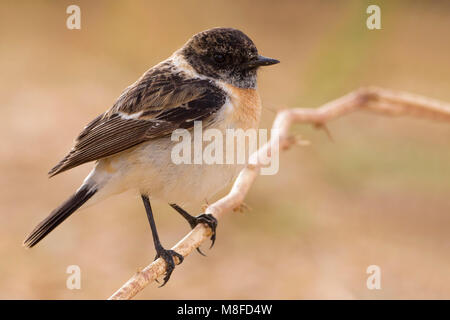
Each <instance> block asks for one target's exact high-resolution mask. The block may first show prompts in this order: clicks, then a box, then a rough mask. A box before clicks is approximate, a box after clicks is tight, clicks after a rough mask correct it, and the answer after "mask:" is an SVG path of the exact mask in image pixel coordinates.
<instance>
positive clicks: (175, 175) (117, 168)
mask: <svg viewBox="0 0 450 320" xmlns="http://www.w3.org/2000/svg"><path fill="white" fill-rule="evenodd" d="M174 144H175V142H172V141H170V138H163V139H158V140H153V141H151V142H148V143H144V144H142V145H140V146H138V147H137V148H135V149H134V150H133V152H127V153H124V154H121V155H118V156H117V157H113V158H110V159H108V161H107V162H106V161H104V162H103V163H99V167H103V169H102V170H106V167H107V166H109V167H110V169H111V170H114V172H115V173H116V174H114V175H112V177H111V179H110V180H109V181H108V183H107V184H106V185H105V187H104V191H105V193H107V194H117V193H121V192H124V191H126V190H129V189H134V190H136V191H137V192H139V193H141V194H147V195H149V197H150V198H151V199H158V200H161V201H164V202H167V203H176V204H178V205H186V204H196V205H197V204H202V203H205V202H207V201H209V200H211V198H212V197H213V196H214V195H215V194H217V193H218V192H219V191H221V190H223V189H224V188H225V187H227V186H229V185H230V184H231V183H232V182H233V181H234V179H235V178H236V177H237V175H238V174H239V171H240V170H241V169H242V168H243V167H244V164H236V163H234V164H206V163H202V164H193V163H192V164H184V163H181V164H175V163H174V161H173V159H172V148H173V146H174ZM192 150H193V149H192ZM225 154H226V152H224V155H225ZM99 169H100V168H99Z"/></svg>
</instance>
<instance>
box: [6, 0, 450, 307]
mask: <svg viewBox="0 0 450 320" xmlns="http://www.w3.org/2000/svg"><path fill="white" fill-rule="evenodd" d="M73 3H75V4H78V5H80V7H81V11H82V13H81V14H82V29H81V30H80V31H76V30H75V31H70V30H68V29H66V27H65V23H66V22H65V20H66V17H67V15H66V13H65V10H66V7H67V6H68V5H69V4H73ZM371 3H377V4H379V5H380V6H381V8H382V28H383V29H382V30H379V31H369V30H368V29H367V28H366V27H365V19H366V17H367V15H366V13H365V10H366V7H367V5H368V3H367V2H364V1H345V2H344V1H302V2H300V1H295V2H294V1H292V2H290V1H277V2H274V1H261V0H259V1H218V0H215V1H179V2H175V1H166V2H163V1H161V2H155V3H152V2H140V1H127V2H125V1H121V2H119V1H114V2H112V1H95V3H92V1H91V2H88V1H86V2H84V1H47V2H39V1H28V2H25V1H21V2H18V1H2V2H1V5H0V30H1V31H0V33H1V35H0V96H1V107H0V108H1V115H2V119H1V120H2V121H1V123H2V125H1V126H0V134H1V141H2V147H1V149H0V174H1V187H0V197H1V200H0V211H1V214H0V298H3V299H5V298H12V299H17V298H27V299H29V298H33V299H37V298H52V299H53V298H56V299H81V298H87V299H103V298H106V297H108V296H109V295H110V294H111V293H113V292H114V291H115V290H116V289H117V288H118V287H119V286H120V285H121V284H122V283H123V282H125V281H126V280H127V279H128V278H129V277H130V276H131V275H132V274H133V273H134V272H135V271H136V270H137V268H138V267H142V266H144V265H146V264H147V263H148V262H150V261H151V260H152V258H153V257H154V249H153V244H152V239H151V232H150V229H149V226H148V222H147V218H146V216H145V213H144V210H143V206H142V203H141V202H140V200H139V197H138V196H137V195H134V194H131V193H128V194H124V195H121V196H118V197H115V198H111V199H109V200H107V201H105V202H103V203H101V204H99V205H96V206H94V207H91V208H89V209H86V210H84V211H81V212H79V213H77V214H75V215H74V216H72V217H71V218H70V219H69V220H68V221H66V222H65V223H63V224H62V225H61V226H60V227H59V228H58V229H57V230H55V231H54V232H53V233H51V235H49V236H48V238H46V239H45V240H44V241H43V242H42V243H40V244H39V245H38V246H37V247H36V248H34V249H32V250H25V249H24V248H22V246H21V243H22V240H23V238H24V237H25V235H26V234H27V233H28V232H29V231H30V230H31V229H32V228H33V227H34V226H35V224H36V223H38V222H39V221H40V220H41V219H42V218H43V217H44V216H46V215H47V214H48V213H49V212H50V211H51V210H52V209H53V208H54V207H55V206H57V205H58V204H59V203H60V202H61V201H63V200H64V199H65V198H66V197H67V196H68V195H69V194H71V193H72V192H73V191H74V189H75V188H77V187H78V185H79V184H80V183H81V181H82V179H83V178H84V176H85V175H86V174H87V172H88V171H89V170H90V168H91V167H92V164H88V165H84V166H82V167H80V168H77V169H74V170H72V171H70V172H68V173H64V174H62V175H60V176H57V177H55V178H53V179H51V180H48V179H47V176H46V172H47V170H48V169H49V168H51V167H52V166H53V165H54V164H55V163H56V162H57V161H58V160H59V159H60V158H61V157H62V156H63V155H64V154H65V152H66V151H68V149H69V148H70V147H71V143H72V140H73V139H74V138H75V136H76V135H77V134H78V132H79V131H80V130H81V129H82V127H83V126H84V125H85V124H86V123H87V122H88V121H90V120H91V119H92V118H93V117H94V116H96V115H97V114H99V113H101V112H103V111H104V110H105V109H107V108H109V107H110V106H111V105H112V103H113V102H114V100H115V98H116V97H117V96H118V95H119V94H120V92H121V90H122V89H124V88H125V87H126V86H127V85H129V84H130V83H132V82H133V81H134V80H135V79H136V78H137V77H139V76H140V75H141V74H142V73H143V72H144V71H145V70H146V69H147V68H149V67H151V66H152V65H154V64H155V63H157V62H159V61H160V60H162V59H164V58H166V57H167V56H169V55H170V54H171V52H172V51H174V50H175V49H177V48H178V47H180V46H181V45H182V44H183V43H184V42H185V41H186V40H187V39H188V38H189V37H190V36H191V35H192V34H194V33H196V32H199V31H201V30H204V29H207V28H210V27H215V26H231V27H235V28H239V29H242V30H243V31H245V32H246V33H247V34H248V35H249V36H250V37H251V38H252V39H253V40H254V41H255V43H256V44H257V45H258V48H259V49H260V52H261V53H262V54H265V55H268V56H271V57H274V58H278V59H280V60H281V61H282V63H281V64H279V65H277V66H274V67H271V68H267V69H265V70H264V71H262V72H261V74H260V78H259V88H260V92H261V95H262V98H263V102H264V105H265V110H264V119H263V123H262V127H266V128H267V127H269V126H270V123H271V121H272V120H273V118H274V112H273V110H275V109H277V108H278V107H281V106H287V107H316V106H319V105H320V104H322V103H324V102H326V101H329V100H331V99H333V98H336V97H338V96H340V95H343V94H345V93H347V92H349V91H351V90H353V89H355V88H357V87H359V86H362V85H368V84H374V85H379V86H383V87H388V88H393V89H401V90H406V91H411V92H414V93H419V94H423V95H426V96H430V97H434V98H438V99H442V100H446V101H450V90H449V89H450V59H449V54H450V42H449V41H448V36H449V35H448V30H450V4H449V2H448V1H433V2H431V1H428V2H425V1H395V2H394V1H389V2H383V1H371ZM329 129H330V131H331V133H332V135H333V137H334V140H335V142H334V143H333V142H331V141H330V140H329V139H328V138H327V136H326V135H325V134H324V132H323V131H316V130H313V129H311V128H308V127H298V128H295V130H294V131H295V132H297V133H301V134H302V135H303V136H305V137H306V138H307V139H309V140H310V141H311V142H312V145H311V146H310V147H305V148H297V149H293V150H290V151H289V152H287V153H284V154H283V155H282V158H281V170H280V172H279V174H278V175H276V176H264V177H260V178H259V179H258V180H257V183H256V184H255V185H254V187H253V188H252V190H251V192H250V194H249V196H248V198H247V200H246V202H247V203H248V204H249V205H250V206H251V207H252V208H253V210H251V211H250V212H248V213H245V214H234V215H229V216H228V217H226V218H225V219H223V220H222V221H220V226H219V230H218V240H217V244H216V246H215V248H214V249H213V250H211V251H209V250H207V248H206V247H205V251H206V252H207V253H208V255H209V256H208V257H207V258H204V257H202V256H200V255H198V254H193V255H192V256H190V257H188V258H187V259H186V260H185V262H184V264H183V265H182V266H180V267H178V268H177V270H176V271H175V273H174V274H173V276H172V280H171V281H170V282H169V283H168V284H167V286H166V287H165V288H163V289H157V288H156V285H155V284H152V285H150V286H149V287H148V288H146V289H145V290H144V291H143V292H142V293H140V294H139V295H138V296H137V298H140V299H170V298H173V299H181V298H190V299H196V298H206V299H210V298H218V299H222V298H223V299H229V298H236V299H241V298H244V299H250V298H275V299H304V298H344V299H354V298H362V299H378V298H387V299H397V298H447V299H448V298H450V277H449V270H450V234H449V229H450V139H449V138H450V125H449V124H448V123H431V122H428V121H423V120H417V119H406V118H397V119H389V118H383V117H380V116H374V115H368V114H364V113H360V114H356V115H352V116H349V117H346V118H345V119H341V120H337V121H334V122H332V123H330V125H329ZM191 209H192V212H193V213H194V212H195V213H196V212H198V211H199V206H198V207H194V208H191ZM155 211H156V213H157V215H156V219H157V224H158V226H159V230H160V233H161V235H162V241H163V243H164V244H165V245H166V246H171V245H173V244H174V243H175V242H177V241H178V240H179V239H180V238H181V237H182V236H184V234H185V233H186V232H187V231H188V226H187V224H186V223H185V222H184V221H182V219H181V218H180V217H178V216H177V215H176V214H174V212H173V211H172V210H171V209H169V207H168V206H167V205H166V204H155ZM71 264H77V265H79V266H80V267H81V270H82V289H81V290H74V291H70V290H68V289H66V286H65V282H66V278H67V276H68V275H67V274H66V273H65V270H66V267H67V266H68V265H71ZM371 264H376V265H379V266H380V267H381V270H382V290H379V291H370V290H368V289H367V288H366V278H367V276H368V275H367V274H366V268H367V266H369V265H371Z"/></svg>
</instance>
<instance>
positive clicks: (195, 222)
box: [170, 203, 217, 255]
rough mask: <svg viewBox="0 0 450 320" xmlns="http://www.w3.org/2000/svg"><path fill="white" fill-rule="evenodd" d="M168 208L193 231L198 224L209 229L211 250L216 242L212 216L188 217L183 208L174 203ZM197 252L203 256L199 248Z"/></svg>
mask: <svg viewBox="0 0 450 320" xmlns="http://www.w3.org/2000/svg"><path fill="white" fill-rule="evenodd" d="M170 206H171V207H172V208H174V209H175V210H176V211H177V212H178V213H179V214H180V215H181V216H182V217H183V218H184V219H186V221H187V222H188V223H189V225H190V226H191V228H192V229H194V228H195V226H196V225H198V224H199V223H204V224H206V225H207V226H208V227H209V228H211V231H212V235H211V247H210V249H211V248H212V247H213V245H214V242H215V241H216V229H217V219H216V218H215V217H214V216H213V215H212V214H201V215H199V216H196V217H194V216H192V215H190V214H189V213H188V212H187V211H185V210H184V209H183V208H181V207H179V206H178V205H176V204H175V203H171V204H170ZM197 251H198V252H199V253H200V254H201V255H205V254H203V252H201V251H200V248H197Z"/></svg>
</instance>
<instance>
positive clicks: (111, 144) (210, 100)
mask: <svg viewBox="0 0 450 320" xmlns="http://www.w3.org/2000/svg"><path fill="white" fill-rule="evenodd" d="M163 71H164V70H161V69H159V70H152V69H151V70H150V71H149V72H147V73H146V74H144V76H143V77H142V78H141V79H140V80H138V81H137V82H136V83H135V84H133V85H132V86H130V87H128V88H127V89H126V90H125V91H124V93H122V95H121V96H120V97H119V99H118V100H117V102H116V103H115V105H114V106H113V107H112V108H111V109H110V110H109V111H108V112H106V113H104V114H102V115H100V116H98V117H97V118H95V119H94V120H93V121H92V122H91V123H89V124H88V125H87V126H86V127H85V128H84V130H83V131H82V132H81V133H80V135H79V136H78V138H77V139H76V141H75V146H74V147H73V148H72V150H71V151H70V152H69V154H67V155H66V156H65V157H64V158H63V159H62V160H61V161H60V162H59V163H58V164H57V165H56V166H55V167H54V168H53V169H51V170H50V172H49V175H50V176H54V175H56V174H58V173H61V172H63V171H66V170H68V169H71V168H74V167H76V166H79V165H81V164H83V163H86V162H89V161H94V160H98V159H101V158H104V157H108V156H111V155H113V154H116V153H118V152H121V151H124V150H126V149H129V148H131V147H134V146H136V145H138V144H140V143H142V142H145V141H148V140H151V139H156V138H160V137H164V136H167V135H170V134H171V133H172V131H173V130H175V129H177V128H191V127H192V126H193V124H194V120H201V121H204V120H207V119H209V118H210V116H211V115H212V114H213V113H215V112H216V111H217V110H219V109H220V107H221V106H222V105H223V104H224V102H225V94H224V92H223V91H222V90H221V89H219V88H218V87H216V86H215V85H214V84H213V83H212V82H210V81H209V80H204V79H186V78H185V77H183V75H182V74H173V73H170V72H163Z"/></svg>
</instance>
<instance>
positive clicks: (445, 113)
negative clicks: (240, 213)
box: [109, 87, 450, 300]
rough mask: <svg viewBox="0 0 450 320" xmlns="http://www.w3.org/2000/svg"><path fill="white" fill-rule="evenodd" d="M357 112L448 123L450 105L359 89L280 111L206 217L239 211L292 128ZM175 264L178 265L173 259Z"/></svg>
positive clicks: (147, 276)
mask: <svg viewBox="0 0 450 320" xmlns="http://www.w3.org/2000/svg"><path fill="white" fill-rule="evenodd" d="M357 110H368V111H372V112H376V113H380V114H383V115H387V116H400V115H411V116H414V117H420V118H429V119H433V120H442V121H449V122H450V104H448V103H444V102H441V101H438V100H434V99H430V98H426V97H422V96H418V95H413V94H410V93H406V92H395V91H392V90H388V89H382V88H375V87H368V88H361V89H358V90H356V91H353V92H351V93H349V94H347V95H345V96H343V97H341V98H339V99H336V100H334V101H331V102H329V103H327V104H325V105H323V106H321V107H319V108H317V109H301V108H295V109H287V110H282V111H280V112H278V114H277V116H276V118H275V121H274V123H273V126H272V129H275V131H273V133H272V137H271V139H270V141H269V142H267V143H266V144H265V145H263V146H262V147H261V148H260V149H259V150H257V151H256V152H255V153H254V154H252V155H251V156H250V159H249V165H247V166H246V167H245V168H244V169H243V170H242V171H241V172H240V173H239V176H238V178H237V179H236V181H235V182H234V185H233V187H232V189H231V191H230V192H229V193H228V194H227V195H226V196H225V197H223V198H221V199H220V200H218V201H216V202H215V203H213V204H211V205H210V206H208V207H207V208H206V210H205V213H207V214H212V215H214V216H215V217H216V218H217V219H220V217H221V216H222V215H224V214H225V213H228V212H231V211H233V209H235V208H238V207H240V205H241V204H242V203H243V200H244V198H245V196H246V194H247V192H248V190H249V189H250V187H251V185H252V183H253V181H254V180H255V178H256V177H257V176H258V175H259V172H260V169H261V167H262V164H261V162H260V161H258V159H263V158H262V157H265V158H267V155H268V156H272V157H273V156H278V155H277V154H275V153H276V152H279V151H280V150H286V149H288V148H289V147H290V146H292V145H293V144H295V143H296V139H293V137H292V136H291V135H290V134H289V129H290V127H291V125H292V124H296V123H311V124H314V125H316V126H320V125H324V124H325V123H326V122H328V121H330V120H332V119H335V118H338V117H341V116H343V115H346V114H348V113H351V112H354V111H357ZM210 236H211V230H210V229H209V227H207V226H206V225H203V224H199V225H197V226H196V227H195V228H194V229H193V230H192V231H191V232H189V233H188V234H187V235H186V236H185V237H184V238H183V239H181V240H180V241H179V242H178V243H177V244H176V245H175V246H174V247H173V248H172V250H175V251H176V252H178V253H180V254H181V255H182V256H184V257H186V256H187V255H189V254H190V253H191V252H192V251H193V250H194V249H195V248H197V247H199V246H200V245H201V244H202V243H203V242H204V241H206V240H208V239H209V237H210ZM175 263H176V264H178V263H179V261H178V259H177V258H176V257H175ZM165 270H166V263H165V261H164V260H163V259H158V260H156V261H154V262H152V263H151V264H150V265H148V266H147V267H145V268H144V269H142V270H141V271H139V272H137V273H136V274H135V275H133V277H131V279H130V280H128V281H127V282H126V283H125V284H124V285H123V286H122V287H121V288H120V289H119V290H117V291H116V292H115V293H114V294H113V295H112V296H111V297H110V298H109V299H110V300H118V299H131V298H133V297H134V296H135V295H136V294H137V293H138V292H140V291H141V290H142V289H144V288H145V286H147V285H148V284H149V283H150V282H152V281H154V280H156V279H157V278H158V277H160V276H162V275H163V274H164V273H165Z"/></svg>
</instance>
